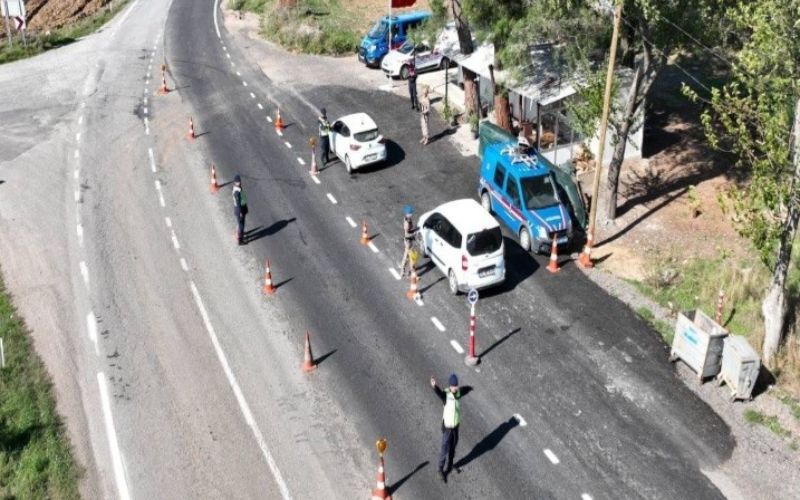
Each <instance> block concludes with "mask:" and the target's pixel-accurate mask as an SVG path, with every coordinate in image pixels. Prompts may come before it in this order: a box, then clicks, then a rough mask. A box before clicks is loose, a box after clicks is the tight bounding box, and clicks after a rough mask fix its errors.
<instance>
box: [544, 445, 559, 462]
mask: <svg viewBox="0 0 800 500" xmlns="http://www.w3.org/2000/svg"><path fill="white" fill-rule="evenodd" d="M544 454H545V456H546V457H547V459H548V460H550V462H551V463H552V464H553V465H558V464H559V462H560V461H559V460H558V457H557V456H556V454H555V453H553V452H552V451H551V450H550V448H545V449H544Z"/></svg>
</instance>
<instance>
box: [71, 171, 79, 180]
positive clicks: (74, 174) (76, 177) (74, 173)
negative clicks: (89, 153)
mask: <svg viewBox="0 0 800 500" xmlns="http://www.w3.org/2000/svg"><path fill="white" fill-rule="evenodd" d="M80 174H81V171H80V170H79V169H77V168H76V169H75V171H74V172H72V177H73V178H74V179H75V180H76V181H77V180H78V177H79V176H80Z"/></svg>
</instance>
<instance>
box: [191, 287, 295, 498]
mask: <svg viewBox="0 0 800 500" xmlns="http://www.w3.org/2000/svg"><path fill="white" fill-rule="evenodd" d="M189 286H190V287H191V289H192V295H193V296H194V301H195V304H197V308H198V309H199V310H200V316H201V317H202V318H203V323H204V324H205V327H206V331H208V335H209V337H211V343H212V344H213V345H214V350H215V351H216V353H217V358H218V359H219V362H220V364H221V365H222V369H223V371H224V372H225V376H226V377H227V379H228V384H229V385H230V386H231V389H233V394H234V396H235V397H236V402H237V403H239V409H240V410H241V412H242V415H243V416H244V420H245V422H247V425H248V426H249V427H250V430H251V431H252V432H253V436H254V437H255V438H256V442H257V443H258V446H259V448H261V453H262V454H263V455H264V458H265V459H266V460H267V465H268V466H269V469H270V471H271V472H272V476H273V477H274V478H275V482H276V483H277V485H278V490H280V492H281V496H282V497H283V499H284V500H291V498H292V496H291V494H289V488H288V487H287V486H286V482H284V480H283V476H282V475H281V472H280V470H279V469H278V464H277V463H275V459H273V458H272V454H271V453H270V452H269V449H268V448H267V442H266V441H265V440H264V436H263V435H262V434H261V430H260V429H259V428H258V424H257V423H256V420H255V418H254V417H253V413H252V412H251V411H250V405H248V404H247V400H246V399H245V398H244V393H243V392H242V389H241V388H240V387H239V382H237V381H236V376H235V375H234V374H233V370H231V367H230V365H229V364H228V358H227V357H226V356H225V352H223V350H222V347H221V346H220V343H219V340H218V339H217V334H216V332H215V331H214V326H213V325H212V324H211V320H210V319H209V318H208V312H206V307H205V306H204V305H203V299H202V298H200V292H198V291H197V286H196V285H195V284H194V281H190V282H189Z"/></svg>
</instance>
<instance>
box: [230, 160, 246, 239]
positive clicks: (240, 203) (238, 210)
mask: <svg viewBox="0 0 800 500" xmlns="http://www.w3.org/2000/svg"><path fill="white" fill-rule="evenodd" d="M233 215H234V216H235V217H236V224H237V230H236V240H237V241H238V243H239V244H240V245H244V219H245V217H246V216H247V194H245V192H244V190H243V189H242V177H241V176H240V175H239V174H236V176H235V177H234V178H233Z"/></svg>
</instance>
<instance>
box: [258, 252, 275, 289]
mask: <svg viewBox="0 0 800 500" xmlns="http://www.w3.org/2000/svg"><path fill="white" fill-rule="evenodd" d="M261 290H262V291H263V292H264V295H272V294H273V293H275V291H276V290H277V289H276V288H275V287H274V286H272V270H271V269H270V268H269V259H267V263H266V264H265V266H264V287H263V288H262V289H261Z"/></svg>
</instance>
